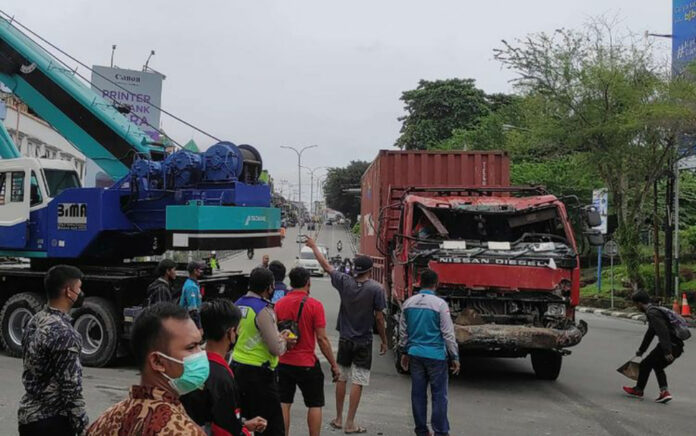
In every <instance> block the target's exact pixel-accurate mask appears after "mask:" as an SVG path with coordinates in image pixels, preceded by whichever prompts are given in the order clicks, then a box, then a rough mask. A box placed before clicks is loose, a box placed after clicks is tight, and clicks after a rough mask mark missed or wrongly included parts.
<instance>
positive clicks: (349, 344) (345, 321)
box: [307, 238, 387, 433]
mask: <svg viewBox="0 0 696 436" xmlns="http://www.w3.org/2000/svg"><path fill="white" fill-rule="evenodd" d="M307 246H308V247H309V248H311V249H312V251H313V252H314V256H315V257H316V258H317V261H318V262H319V264H320V265H321V267H322V268H324V271H326V272H327V273H328V274H329V275H330V276H331V284H332V285H333V287H334V288H336V290H337V291H338V293H339V295H340V297H341V309H340V311H339V314H338V324H339V332H340V339H339V342H338V356H337V358H336V361H337V362H338V365H339V367H340V369H341V377H340V378H339V380H338V383H337V384H336V418H335V419H334V420H333V421H331V423H330V424H331V427H333V428H336V429H339V428H344V427H345V432H346V433H365V432H366V430H365V429H364V428H362V427H360V426H357V425H356V424H355V414H356V413H357V411H358V405H359V404H360V397H361V395H362V389H363V386H367V385H369V383H370V368H371V366H372V329H373V326H375V324H376V326H377V331H378V332H379V336H380V339H381V342H382V343H381V344H380V350H379V354H380V355H383V354H385V353H386V352H387V334H386V330H385V324H384V313H383V312H382V311H383V310H384V308H385V307H386V302H385V297H384V289H383V288H382V285H380V284H379V283H378V282H376V281H375V280H372V279H371V278H370V276H371V274H372V259H370V258H369V257H367V256H357V257H356V258H355V260H354V262H353V263H354V270H353V271H354V274H355V276H354V277H353V276H350V275H348V274H345V273H342V272H340V271H337V270H335V269H334V268H333V267H332V266H331V264H330V263H329V262H328V261H327V260H326V258H325V257H324V255H323V254H322V253H321V250H319V249H318V248H317V244H316V242H315V241H314V240H313V239H311V238H307ZM349 379H350V381H351V383H352V387H351V390H350V403H349V406H348V415H347V416H346V421H345V426H344V425H343V403H344V400H345V396H346V385H347V383H348V380H349Z"/></svg>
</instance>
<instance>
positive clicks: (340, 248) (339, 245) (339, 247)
mask: <svg viewBox="0 0 696 436" xmlns="http://www.w3.org/2000/svg"><path fill="white" fill-rule="evenodd" d="M336 250H337V251H338V252H339V253H340V252H341V250H343V242H341V240H340V239H339V240H338V243H337V244H336Z"/></svg>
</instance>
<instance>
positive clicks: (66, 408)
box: [18, 238, 683, 436]
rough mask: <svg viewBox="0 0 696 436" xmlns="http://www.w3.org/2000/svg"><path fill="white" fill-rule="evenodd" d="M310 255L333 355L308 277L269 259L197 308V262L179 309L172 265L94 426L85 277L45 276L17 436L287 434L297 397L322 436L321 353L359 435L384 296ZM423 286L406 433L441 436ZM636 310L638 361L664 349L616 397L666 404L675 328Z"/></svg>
mask: <svg viewBox="0 0 696 436" xmlns="http://www.w3.org/2000/svg"><path fill="white" fill-rule="evenodd" d="M306 243H307V246H309V247H310V248H311V249H312V250H313V252H314V254H315V256H316V258H317V260H318V261H319V263H320V264H321V266H322V268H323V269H324V270H325V271H326V272H327V273H328V274H329V276H330V278H331V284H332V286H333V287H334V288H335V289H336V290H337V291H338V294H339V296H340V300H341V304H340V310H339V316H338V322H337V326H336V328H337V330H338V331H339V343H338V352H337V354H336V355H334V351H333V349H332V346H331V343H330V342H329V339H328V335H327V331H326V327H327V323H326V316H325V312H324V307H323V305H322V303H321V302H320V301H319V300H317V299H315V298H313V297H312V296H311V287H312V283H311V278H310V274H309V272H308V271H307V270H306V269H304V268H302V267H295V268H293V269H291V270H290V272H289V273H288V274H287V277H288V278H289V284H290V286H289V287H288V286H286V285H285V279H286V268H285V266H284V265H283V264H282V263H281V262H279V261H275V260H274V261H272V262H271V261H270V259H269V258H268V257H266V256H264V259H263V263H262V264H261V265H259V266H258V267H256V268H254V269H253V270H252V271H251V274H250V276H249V283H248V290H247V292H246V293H245V294H244V295H243V296H241V298H239V299H237V300H236V301H235V302H232V301H231V300H227V299H213V300H210V301H205V302H203V298H202V297H203V296H202V295H201V290H200V286H199V283H198V281H199V279H200V277H201V275H202V274H203V269H204V267H205V264H203V263H202V262H197V261H194V262H191V263H189V265H188V268H187V272H188V278H187V280H186V282H185V283H184V285H183V288H182V290H181V295H180V296H178V297H177V296H176V295H175V294H174V292H173V287H172V284H173V282H174V279H175V278H176V264H175V263H174V262H172V261H171V260H167V259H165V260H163V261H162V262H160V264H159V267H158V269H157V278H156V279H155V280H154V281H153V282H152V284H151V285H150V286H149V287H148V290H147V295H146V298H145V302H144V305H145V308H144V309H143V310H142V312H141V313H140V314H139V315H138V316H137V318H136V319H135V322H134V325H133V328H132V332H131V341H130V342H131V348H132V354H133V357H134V359H135V363H136V365H137V367H138V369H139V371H140V380H139V383H138V384H135V385H133V386H131V387H130V391H129V395H128V397H127V398H126V399H124V400H123V401H121V402H119V403H117V404H115V405H114V406H112V407H110V408H109V409H108V410H106V411H105V412H104V413H103V414H101V415H100V416H99V417H98V418H97V419H96V420H94V421H93V422H92V423H91V424H90V423H89V421H90V420H89V418H88V416H87V413H86V408H85V398H84V396H83V393H82V366H81V363H80V359H79V356H80V351H81V345H82V339H81V337H80V335H79V334H78V333H77V332H76V331H75V329H74V328H73V326H72V324H71V319H70V316H69V315H68V313H69V312H70V310H71V309H74V308H78V307H80V305H81V304H82V301H83V300H84V293H83V292H82V289H81V286H82V277H83V276H82V273H81V272H80V270H79V269H77V268H75V267H72V266H67V265H58V266H54V267H52V268H51V269H50V270H49V271H48V272H47V274H46V277H45V279H44V287H45V291H46V295H47V305H46V307H45V308H44V309H43V310H41V311H40V312H38V313H37V314H36V315H35V316H34V317H33V318H32V319H31V321H30V322H29V324H28V325H27V328H26V330H25V333H24V336H23V339H22V346H23V359H24V371H23V375H22V382H23V384H24V387H25V394H24V395H23V397H22V399H21V401H20V404H19V410H18V422H19V434H20V435H21V436H28V435H41V436H45V434H51V435H52V436H63V435H73V436H74V435H84V434H86V435H90V436H117V435H119V436H120V435H160V434H161V435H169V434H171V435H179V434H185V435H194V436H195V435H214V436H230V435H232V436H237V435H250V434H251V433H252V432H254V433H255V434H262V435H272V436H282V435H285V436H288V435H289V434H290V416H291V413H290V412H291V409H292V405H293V403H294V399H295V394H296V391H297V389H298V388H299V391H300V393H301V395H302V398H303V401H304V405H305V407H306V408H307V434H309V435H310V436H315V435H319V434H320V432H321V426H322V422H323V407H324V406H325V403H326V401H325V396H324V379H325V376H324V372H323V370H322V367H321V365H320V362H319V359H318V357H317V355H316V353H315V348H316V345H317V344H318V346H319V350H320V351H321V353H322V354H323V356H324V358H325V359H326V361H327V362H328V365H329V368H330V372H331V379H332V381H333V382H334V383H335V384H336V387H335V395H336V398H335V400H336V401H335V403H336V414H335V416H334V417H333V418H332V419H331V420H330V421H329V425H330V426H331V427H332V428H333V429H336V430H339V429H340V430H342V431H343V432H344V433H346V434H356V433H366V432H367V429H366V428H365V427H363V426H361V425H359V424H358V422H357V419H356V416H357V411H358V408H359V405H360V400H361V396H362V393H363V389H365V387H367V386H368V385H369V383H370V370H371V365H372V341H373V335H374V334H375V333H377V334H378V335H379V338H380V346H379V353H380V354H385V353H386V351H387V339H386V331H385V320H384V314H383V310H384V308H385V306H386V302H385V294H384V290H383V289H382V287H381V285H380V284H379V283H378V282H377V281H375V280H372V279H371V271H372V266H373V265H372V260H371V259H370V258H369V257H367V256H357V257H356V258H355V259H354V262H353V264H354V268H353V273H352V274H346V273H345V272H342V271H339V270H336V269H334V268H333V266H332V265H331V264H330V263H329V261H328V260H327V259H326V258H325V257H324V255H323V253H322V252H321V250H320V249H319V248H318V247H317V245H316V243H315V241H314V240H312V239H311V238H309V239H308V240H307V242H306ZM419 288H420V291H419V292H418V293H417V294H415V295H413V296H411V297H410V298H409V299H407V300H406V301H405V302H404V303H403V304H402V309H403V316H402V317H401V319H400V323H401V325H400V333H401V336H400V338H399V342H398V349H399V352H400V353H401V355H402V358H401V366H402V367H403V369H404V370H407V371H409V370H410V373H411V383H412V387H411V406H412V413H413V418H414V422H415V429H414V430H415V433H416V434H417V435H433V434H434V435H448V434H450V425H449V421H448V416H447V408H448V404H447V390H448V378H449V372H450V371H451V372H452V373H454V374H457V373H458V372H459V370H460V366H459V365H460V364H459V356H458V346H457V343H456V341H455V337H454V328H453V324H452V318H451V316H450V313H449V308H448V305H447V303H446V302H445V301H444V300H443V299H441V298H440V297H438V296H437V295H436V290H437V289H438V276H437V274H436V273H435V272H434V271H432V270H429V269H425V270H424V271H422V272H421V275H420V277H419ZM633 299H634V302H635V303H636V305H637V307H638V308H639V309H640V310H641V311H643V312H645V313H646V314H647V318H648V323H649V329H648V331H647V333H646V335H645V338H644V340H643V343H642V344H641V346H640V348H639V350H638V354H639V355H641V354H643V353H644V352H645V351H646V350H647V348H648V346H649V345H650V342H651V341H652V339H653V338H654V337H655V336H657V337H658V339H659V345H658V346H657V347H656V348H655V349H654V350H653V351H652V352H651V353H650V354H649V355H648V357H646V358H645V359H644V360H643V363H642V364H641V365H640V375H639V377H638V382H637V385H636V386H635V387H625V388H624V390H625V391H626V392H627V393H628V394H629V395H632V396H637V397H642V395H643V389H644V387H645V383H646V381H647V379H648V375H649V374H650V372H652V371H654V372H655V375H656V376H657V379H658V382H659V385H660V397H658V399H657V401H659V402H667V401H669V400H670V399H671V395H670V394H669V391H668V390H667V389H668V387H667V379H666V375H665V372H664V369H665V367H667V366H669V365H670V364H671V363H672V362H673V361H674V360H675V359H676V358H678V357H679V356H680V355H681V354H682V352H683V342H682V341H681V340H679V339H678V338H677V337H676V336H675V335H674V333H673V332H672V330H670V328H669V322H668V321H667V320H666V318H665V317H664V316H663V315H661V310H658V309H657V308H655V307H654V306H652V305H651V304H650V299H649V296H648V294H647V293H645V292H642V291H641V292H638V293H636V294H635V295H634V297H633ZM348 384H350V385H351V387H350V393H349V404H348V410H347V413H346V414H345V415H344V401H345V396H346V392H347V389H348ZM428 389H430V396H431V417H430V420H429V422H430V425H431V427H432V432H431V428H429V426H428V417H427V409H428V405H427V400H428Z"/></svg>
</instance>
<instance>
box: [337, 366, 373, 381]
mask: <svg viewBox="0 0 696 436" xmlns="http://www.w3.org/2000/svg"><path fill="white" fill-rule="evenodd" d="M338 368H339V369H340V370H341V375H340V376H339V377H338V381H341V382H350V383H352V384H354V385H359V386H369V385H370V370H369V369H365V368H360V367H359V366H355V365H351V366H343V365H341V364H340V363H339V364H338Z"/></svg>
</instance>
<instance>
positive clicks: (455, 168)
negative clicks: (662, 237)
mask: <svg viewBox="0 0 696 436" xmlns="http://www.w3.org/2000/svg"><path fill="white" fill-rule="evenodd" d="M508 169H509V161H508V158H507V155H505V154H504V153H496V152H483V153H477V152H422V151H418V152H410V151H409V152H393V151H388V152H387V151H382V152H380V154H379V156H378V157H377V159H376V160H375V161H374V162H373V163H372V165H371V166H370V168H368V170H367V171H366V173H365V175H364V176H363V180H362V220H363V222H362V225H361V229H362V235H361V252H363V253H365V254H368V255H370V256H372V257H373V259H374V261H375V265H376V270H375V278H376V279H377V280H380V281H381V282H382V284H383V285H384V287H385V290H386V292H387V300H388V310H389V314H388V315H389V316H388V328H389V329H390V336H391V338H392V342H393V344H392V345H395V343H396V340H395V339H396V338H397V337H398V325H399V323H398V319H399V316H400V306H401V304H402V303H403V302H404V301H405V300H406V299H407V298H408V297H410V296H411V295H413V293H415V292H418V290H419V283H418V279H419V277H420V273H421V271H422V270H423V269H425V268H430V269H432V270H434V271H435V272H437V274H438V276H439V279H440V286H439V289H438V290H437V293H438V295H439V296H440V297H442V298H444V299H445V300H446V301H447V302H448V305H449V307H450V313H451V316H452V318H453V321H454V326H455V335H456V339H457V342H458V344H459V347H460V351H461V354H462V355H483V356H497V357H525V356H526V355H528V354H531V358H532V366H533V368H534V370H535V373H536V374H537V376H538V377H539V378H541V379H555V378H557V377H558V374H559V372H560V368H561V362H562V356H563V355H564V354H569V351H568V350H566V348H567V347H572V346H573V345H576V344H578V343H579V342H580V341H581V339H582V337H583V336H584V334H585V333H586V332H587V325H586V324H585V322H584V321H580V322H576V320H575V307H576V306H577V304H578V300H579V292H580V265H579V259H578V253H577V246H576V241H575V235H574V232H573V229H572V226H571V221H570V219H569V216H568V213H567V211H566V208H565V205H564V204H563V203H562V202H561V201H560V200H558V199H557V198H556V197H555V196H553V195H549V194H548V193H546V192H545V191H544V190H543V189H540V188H527V187H510V186H509V175H508V173H509V171H508ZM588 225H589V223H588ZM395 351H396V354H397V356H396V357H397V362H398V350H396V348H395ZM396 366H397V369H399V368H400V367H399V365H396Z"/></svg>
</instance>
